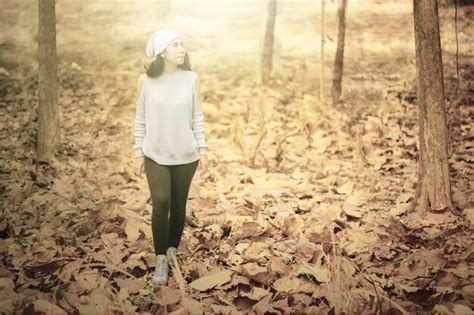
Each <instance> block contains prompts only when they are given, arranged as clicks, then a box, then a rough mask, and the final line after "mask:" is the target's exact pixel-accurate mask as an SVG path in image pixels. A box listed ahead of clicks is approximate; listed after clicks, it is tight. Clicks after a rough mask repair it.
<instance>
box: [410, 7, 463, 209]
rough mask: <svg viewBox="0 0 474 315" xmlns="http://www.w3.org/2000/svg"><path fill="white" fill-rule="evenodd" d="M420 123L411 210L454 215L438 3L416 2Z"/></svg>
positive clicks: (415, 18)
mask: <svg viewBox="0 0 474 315" xmlns="http://www.w3.org/2000/svg"><path fill="white" fill-rule="evenodd" d="M413 8H414V25H415V48H416V82H417V85H416V89H417V103H418V120H419V139H418V140H419V141H418V142H419V154H420V155H419V157H420V158H419V174H418V176H419V178H418V183H417V189H416V195H415V198H414V200H413V203H412V208H411V210H414V209H416V210H417V211H418V212H420V213H423V212H425V211H431V210H438V211H441V210H445V209H449V210H451V211H453V212H454V209H453V201H452V195H451V183H450V178H449V163H448V141H447V134H448V133H447V125H446V102H445V95H444V83H443V67H442V55H441V44H440V35H439V18H438V3H437V1H436V0H413Z"/></svg>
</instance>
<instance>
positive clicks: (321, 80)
mask: <svg viewBox="0 0 474 315" xmlns="http://www.w3.org/2000/svg"><path fill="white" fill-rule="evenodd" d="M325 4H326V3H325V0H321V53H320V56H319V57H320V60H321V68H320V76H319V99H320V100H321V102H323V101H324V36H325V35H324V6H325Z"/></svg>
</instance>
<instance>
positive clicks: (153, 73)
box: [144, 52, 192, 78]
mask: <svg viewBox="0 0 474 315" xmlns="http://www.w3.org/2000/svg"><path fill="white" fill-rule="evenodd" d="M144 67H145V69H146V75H147V76H149V77H150V78H156V77H157V76H159V75H160V74H161V73H162V72H163V67H164V60H163V57H161V54H158V55H156V58H155V60H153V61H152V62H151V63H150V64H149V65H148V67H147V66H144ZM178 68H181V69H183V70H190V71H191V70H192V69H191V64H190V63H189V55H188V53H187V52H186V53H185V55H184V62H183V64H181V65H178Z"/></svg>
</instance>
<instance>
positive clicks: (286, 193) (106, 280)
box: [0, 1, 474, 314]
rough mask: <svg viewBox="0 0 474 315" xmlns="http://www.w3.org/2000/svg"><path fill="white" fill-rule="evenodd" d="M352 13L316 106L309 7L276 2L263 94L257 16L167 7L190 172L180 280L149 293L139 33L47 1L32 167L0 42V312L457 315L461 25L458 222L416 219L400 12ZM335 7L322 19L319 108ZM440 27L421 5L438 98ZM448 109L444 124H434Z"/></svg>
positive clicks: (405, 21)
mask: <svg viewBox="0 0 474 315" xmlns="http://www.w3.org/2000/svg"><path fill="white" fill-rule="evenodd" d="M143 2H145V1H142V2H140V3H143ZM25 3H26V2H25ZM25 3H23V2H22V4H21V5H18V6H12V7H8V9H6V10H5V11H4V13H2V14H9V15H8V16H9V17H10V19H11V20H10V21H8V20H7V19H5V21H7V22H8V23H12V24H11V25H14V26H15V28H13V26H12V29H14V30H15V32H20V33H19V34H24V33H21V32H27V31H28V28H27V26H26V24H21V23H20V22H18V23H16V22H14V21H17V20H18V21H20V19H19V17H22V18H21V21H24V20H25V16H24V15H21V14H26V13H25V12H29V14H32V15H34V13H35V11H34V8H32V7H28V5H27V4H25ZM79 3H81V5H80V4H79ZM356 3H357V2H354V5H352V6H351V5H350V6H349V8H348V23H347V28H348V31H347V42H346V52H345V54H346V56H345V63H344V78H343V95H342V97H343V103H342V104H340V105H338V106H336V107H334V106H332V105H330V104H329V102H327V101H326V102H322V101H320V100H319V73H320V72H319V61H318V60H319V56H318V54H319V38H320V37H319V35H318V33H317V30H318V29H317V25H318V23H316V22H315V21H317V12H316V13H315V12H312V11H311V10H313V11H314V10H317V9H318V8H313V9H311V10H309V9H308V8H306V10H305V9H304V8H302V6H303V4H301V5H300V6H298V5H294V6H291V5H287V6H283V8H282V10H281V13H280V15H279V17H278V19H277V26H276V30H275V32H276V38H275V51H274V54H275V55H274V71H273V79H272V80H271V82H270V84H269V86H268V87H264V88H260V87H259V86H258V84H256V74H255V69H256V67H255V64H256V62H257V60H258V58H257V56H258V55H257V54H256V51H257V50H256V42H255V37H256V36H255V29H258V28H257V27H258V25H259V23H260V19H261V17H260V16H259V15H255V14H251V15H249V14H248V12H247V11H246V10H249V8H246V7H243V8H240V9H239V10H238V9H235V10H232V14H234V19H227V20H226V19H225V17H226V16H222V18H221V19H217V18H216V19H212V18H208V17H205V16H201V17H200V18H199V19H198V18H194V20H193V19H192V18H190V17H189V16H190V15H191V13H189V16H188V15H186V14H187V12H184V10H183V16H184V18H183V17H181V18H179V19H177V22H176V23H177V24H176V25H179V27H180V29H182V30H183V33H185V34H186V35H187V36H188V35H189V38H190V39H189V41H188V44H189V46H188V47H189V48H188V49H189V50H190V56H191V63H192V64H193V66H194V65H195V66H194V69H195V71H196V72H197V73H198V74H199V76H200V78H201V91H202V102H203V108H204V114H205V117H206V137H207V142H208V144H209V147H210V152H209V154H208V159H209V175H208V176H207V177H204V178H201V177H200V176H199V175H198V173H196V176H195V178H194V180H193V183H192V186H191V191H190V195H189V200H188V206H187V220H186V226H185V230H184V234H183V238H182V241H181V244H180V248H179V252H180V257H179V259H180V268H181V274H178V273H177V272H175V271H174V270H173V271H172V272H171V274H170V279H169V281H168V284H167V285H165V286H156V285H154V284H153V283H152V281H151V276H152V274H153V270H154V264H155V255H154V250H153V246H152V234H151V209H152V206H151V201H150V198H149V190H148V186H147V182H146V178H145V177H142V178H137V177H135V176H134V175H133V174H132V173H133V172H132V162H133V155H132V154H133V153H132V145H133V142H134V138H133V122H134V115H135V99H136V88H135V86H136V79H137V78H138V76H139V75H140V73H141V72H142V70H143V65H144V64H145V63H146V61H145V60H144V56H143V50H144V44H145V42H146V39H147V38H146V36H147V35H149V34H151V32H152V31H153V30H154V28H155V27H156V25H154V24H153V23H151V22H150V21H148V22H147V23H148V24H146V23H145V22H137V23H138V24H137V25H133V29H132V28H131V25H132V24H131V21H132V19H133V18H136V17H137V16H138V14H139V13H140V12H142V11H140V10H143V8H141V7H139V6H138V7H133V8H132V7H126V6H131V5H132V4H130V3H129V2H123V1H121V2H120V3H119V4H120V5H122V6H123V7H120V12H122V13H123V12H127V13H129V14H124V15H123V16H119V17H117V22H116V23H115V22H114V21H111V20H108V19H106V17H107V16H108V14H116V13H117V12H116V11H113V12H112V13H110V12H109V11H107V10H108V9H107V5H106V4H105V2H103V3H102V2H92V1H91V2H90V3H89V2H87V1H81V2H72V1H69V2H67V1H64V2H61V3H60V4H59V3H58V8H57V14H58V52H59V67H58V69H59V71H58V72H59V73H58V74H59V80H60V91H59V94H60V98H59V105H60V122H61V147H60V155H59V156H58V159H57V161H55V162H53V163H44V162H41V163H35V162H36V159H35V142H36V140H35V135H36V122H37V114H36V108H37V104H36V102H37V97H36V89H37V84H38V82H37V79H36V75H35V73H36V70H35V69H36V68H35V61H34V60H35V59H34V58H35V55H34V54H35V52H34V49H35V47H36V46H35V45H31V42H28V40H27V39H23V38H22V37H21V36H17V39H18V42H14V41H13V40H10V39H9V38H2V42H1V46H0V47H1V53H0V62H1V64H0V67H2V70H1V71H0V82H1V83H0V95H1V108H2V111H3V113H2V115H1V126H2V127H1V128H2V131H3V132H2V147H1V149H2V161H1V164H0V165H1V172H0V173H1V176H2V186H1V190H0V191H1V194H2V198H1V200H2V205H1V207H2V211H1V213H0V215H1V220H0V258H1V260H0V296H1V297H2V298H1V300H0V312H12V311H14V310H20V309H22V310H24V311H26V310H29V311H32V310H33V308H32V307H33V306H34V309H35V310H36V311H49V312H55V313H56V312H57V313H61V312H67V313H77V312H80V313H85V312H96V313H103V312H106V311H108V310H121V311H130V312H131V311H135V312H149V313H155V312H164V311H167V312H172V311H177V312H179V311H183V310H184V309H186V308H187V309H188V310H193V311H199V310H202V311H210V312H225V313H227V312H231V311H233V312H236V311H241V312H250V311H253V312H257V313H264V312H276V313H288V312H290V311H292V312H297V311H298V312H308V313H309V312H311V313H315V312H322V313H327V312H330V311H331V312H336V313H339V312H342V311H344V312H349V313H353V312H356V311H363V312H364V313H377V312H380V313H389V312H392V313H395V314H398V313H403V312H405V311H409V312H415V311H418V312H422V311H426V312H432V311H439V312H445V313H468V312H472V310H473V309H474V285H473V283H474V268H473V260H474V246H473V245H474V244H473V239H472V232H473V224H474V197H473V194H472V192H473V187H472V183H473V182H474V181H473V178H474V176H473V174H474V171H473V158H472V157H473V156H474V154H473V153H474V146H473V143H474V134H473V129H472V126H473V117H474V109H473V106H472V104H473V97H474V90H473V87H472V82H473V81H474V80H473V78H474V67H473V64H472V60H473V59H472V58H473V56H474V53H473V51H472V47H473V43H472V38H474V37H473V35H474V30H473V24H472V22H470V21H469V18H467V16H468V15H467V13H466V12H465V11H463V10H466V8H464V9H460V12H459V20H458V35H459V69H460V77H461V79H460V82H459V89H458V93H457V95H456V101H455V103H454V105H453V107H452V108H451V110H450V112H449V114H448V118H449V123H450V126H451V129H450V130H451V132H452V134H451V139H453V140H452V141H451V146H450V166H451V185H452V192H453V199H454V201H455V203H456V205H457V207H458V208H460V209H462V216H459V217H455V216H451V215H449V214H447V213H438V214H430V215H429V216H426V217H420V216H419V215H418V214H416V213H407V211H406V210H407V207H408V205H409V204H410V201H411V199H412V198H413V196H414V193H415V183H416V180H417V158H418V151H417V148H416V143H417V135H418V123H417V107H416V103H414V101H416V99H415V97H414V95H415V90H414V87H415V56H414V51H415V50H414V37H413V25H412V16H411V11H410V10H411V7H410V3H408V2H407V3H405V2H403V1H400V2H399V3H397V1H394V2H393V3H392V4H388V3H385V2H384V3H377V2H375V1H374V3H373V6H372V7H370V8H367V7H366V6H357V5H356ZM402 3H404V4H402ZM101 5H102V6H101ZM306 5H307V4H306ZM22 6H24V7H22ZM75 6H77V7H75ZM216 6H217V4H216ZM335 6H336V4H334V3H332V4H329V5H328V20H327V23H328V24H327V28H326V30H327V33H328V44H327V52H326V54H327V55H326V62H325V71H326V78H327V81H326V83H325V91H326V95H329V86H330V82H331V81H330V78H331V69H332V59H333V56H334V49H335V42H336V38H337V35H336V34H337V33H336V28H335V25H336V24H335V18H334V12H335ZM91 9H94V12H95V13H94V14H92V15H91V16H90V17H89V18H88V19H81V18H80V15H81V14H84V12H86V11H87V10H91ZM218 9H219V7H218V8H217V9H216V10H218ZM19 10H22V11H21V13H20V12H19ZM114 10H118V9H117V7H114ZM301 10H303V11H302V12H305V14H301ZM73 13H74V14H73ZM228 14H230V13H228ZM209 15H210V16H214V15H213V14H212V12H211V13H209ZM27 20H28V19H26V20H25V21H27ZM146 20H147V19H144V21H146ZM64 21H66V22H64ZM453 21H454V9H453V8H449V9H446V8H441V11H440V24H441V30H442V46H443V63H444V75H445V87H446V95H447V97H448V98H449V99H452V98H453V95H454V90H455V85H456V64H455V51H456V46H455V40H454V31H453V30H454V27H453V23H452V22H453ZM105 22H106V23H108V24H104V23H105ZM22 23H26V22H22ZM139 23H142V24H139ZM193 23H200V24H199V25H200V26H201V27H199V28H197V27H193V25H194V24H193ZM33 24H34V23H33ZM104 25H105V26H111V27H103V26H104ZM242 25H245V27H242ZM112 26H113V27H112ZM99 27H100V28H101V31H100V32H99ZM2 33H3V32H2ZM66 34H69V35H70V36H66ZM228 34H232V36H229V35H228ZM25 37H26V38H27V35H25ZM21 40H23V41H21ZM28 43H29V44H28ZM31 46H34V47H33V48H32V47H31ZM19 50H22V51H24V53H23V54H19V53H18V51H19ZM454 113H457V114H458V117H459V118H460V125H457V126H453V125H452V121H453V117H454ZM260 140H261V141H260ZM180 279H182V280H184V282H183V283H180ZM180 284H182V285H184V290H185V291H186V292H185V294H184V296H182V295H181V291H180ZM165 305H166V306H165Z"/></svg>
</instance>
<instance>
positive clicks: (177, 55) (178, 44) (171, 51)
mask: <svg viewBox="0 0 474 315" xmlns="http://www.w3.org/2000/svg"><path fill="white" fill-rule="evenodd" d="M185 52H186V50H185V49H184V44H183V40H182V39H181V38H176V39H174V40H173V41H172V42H171V43H170V44H169V45H168V47H167V48H166V49H165V51H164V52H163V54H162V55H163V58H165V59H168V60H169V61H171V62H173V63H175V64H178V65H180V64H183V63H184V55H185Z"/></svg>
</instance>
